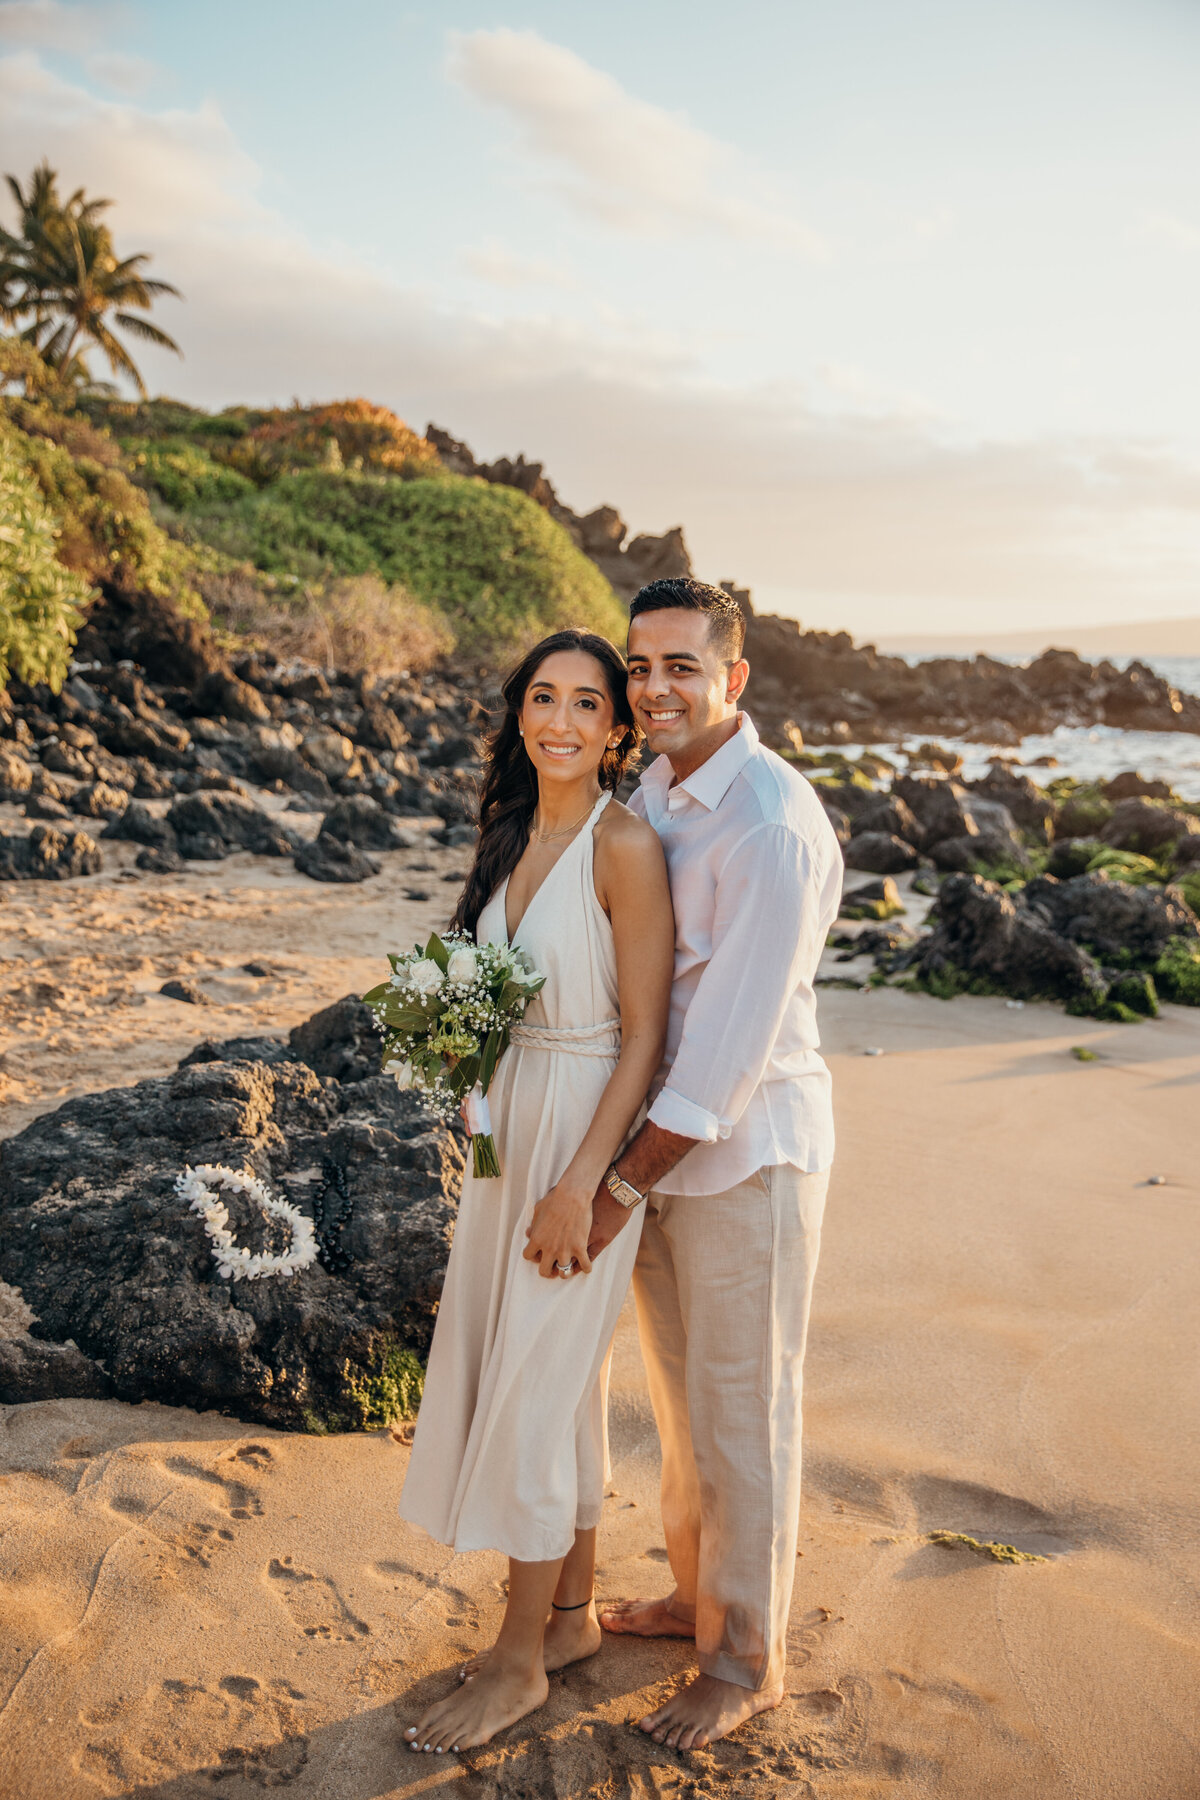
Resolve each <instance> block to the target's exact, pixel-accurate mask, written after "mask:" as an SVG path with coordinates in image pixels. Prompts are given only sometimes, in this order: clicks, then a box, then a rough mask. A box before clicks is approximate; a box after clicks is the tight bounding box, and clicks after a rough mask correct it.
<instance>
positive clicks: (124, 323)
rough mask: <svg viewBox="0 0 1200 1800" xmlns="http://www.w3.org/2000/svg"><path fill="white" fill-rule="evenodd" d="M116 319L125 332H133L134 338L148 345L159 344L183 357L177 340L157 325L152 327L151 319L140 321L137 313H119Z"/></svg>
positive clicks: (162, 347)
mask: <svg viewBox="0 0 1200 1800" xmlns="http://www.w3.org/2000/svg"><path fill="white" fill-rule="evenodd" d="M115 317H116V321H117V324H118V325H119V326H120V327H121V328H122V330H123V331H132V333H133V335H134V337H139V338H141V339H143V341H144V342H145V343H147V344H158V345H159V347H160V348H161V349H163V350H173V351H174V352H175V354H176V356H182V355H183V351H182V350H181V349H180V348H179V345H178V344H177V343H176V342H175V339H174V338H173V337H168V336H167V334H166V332H165V331H160V330H159V328H158V326H157V325H152V324H151V323H150V321H149V319H139V318H138V316H137V314H136V313H126V312H119V313H117V314H116V315H115Z"/></svg>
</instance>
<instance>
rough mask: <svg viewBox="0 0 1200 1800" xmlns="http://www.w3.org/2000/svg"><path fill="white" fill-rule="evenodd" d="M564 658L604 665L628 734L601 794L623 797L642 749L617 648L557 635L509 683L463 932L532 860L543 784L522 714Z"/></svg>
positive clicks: (606, 763) (603, 770) (607, 758)
mask: <svg viewBox="0 0 1200 1800" xmlns="http://www.w3.org/2000/svg"><path fill="white" fill-rule="evenodd" d="M559 650H582V651H583V652H584V653H585V655H587V656H590V657H592V658H594V660H595V661H596V662H598V663H599V665H600V667H601V669H602V670H603V672H604V685H605V687H606V688H607V689H608V697H609V699H610V700H611V701H612V704H613V714H614V717H615V720H616V723H617V724H618V725H622V726H624V728H625V729H624V732H623V734H622V737H621V741H620V743H619V744H617V745H616V747H615V748H614V749H611V750H606V751H605V752H604V756H603V758H602V760H601V763H600V768H599V770H598V771H597V773H598V775H599V778H600V786H601V787H602V788H609V789H611V790H612V791H613V792H614V793H615V792H616V790H617V788H618V787H619V785H620V782H621V777H622V776H623V775H624V773H625V770H626V769H627V768H628V766H629V762H630V759H631V758H632V756H633V754H634V752H635V750H636V749H637V744H638V730H637V726H636V725H635V724H634V722H633V712H632V710H631V708H630V705H629V700H628V698H627V696H626V693H625V683H626V681H627V680H628V671H627V669H626V667H625V658H624V657H623V656H622V655H621V652H620V651H619V650H618V649H617V647H616V645H615V644H610V643H609V641H608V639H607V638H605V637H600V636H598V635H597V633H596V632H594V631H576V630H574V629H573V628H572V629H571V630H568V631H556V632H554V633H553V635H552V636H551V637H548V638H543V639H542V641H541V643H540V644H535V645H534V647H533V649H532V650H531V651H530V652H529V654H528V656H526V657H525V658H524V659H523V660H522V661H521V662H519V663H518V664H517V666H516V668H515V669H514V670H513V672H512V674H511V675H509V676H508V677H507V679H506V680H505V682H504V687H503V693H504V717H503V718H502V719H501V721H500V724H499V726H498V727H497V729H496V730H495V731H494V732H493V733H492V736H491V737H490V739H489V740H488V746H487V758H488V760H487V771H486V773H485V775H484V778H483V792H482V794H481V795H480V799H479V843H478V846H477V848H476V851H475V861H474V863H473V864H472V866H471V872H470V874H469V875H468V876H467V882H466V886H465V887H464V888H463V891H462V893H461V895H460V896H459V901H458V909H457V911H456V912H455V914H454V929H455V930H456V931H467V932H471V933H472V934H473V933H474V930H475V926H476V924H477V923H478V921H479V915H480V913H481V912H482V911H483V909H484V907H485V906H486V905H487V903H488V901H489V900H490V899H491V897H492V895H493V894H494V893H495V891H496V889H497V888H498V887H499V885H500V883H501V882H502V881H503V880H504V877H505V876H506V875H511V874H512V872H513V870H514V869H515V868H516V866H517V864H518V863H519V862H520V860H521V858H522V856H523V855H524V854H525V846H526V844H528V842H529V826H530V821H531V820H532V818H533V814H534V809H535V807H536V806H537V798H538V783H537V774H536V772H535V770H534V767H533V764H532V763H531V762H530V760H529V757H528V755H527V754H526V751H525V745H524V743H523V742H522V740H521V732H520V723H519V721H520V716H521V708H522V706H523V705H524V704H525V695H526V692H527V690H528V688H529V685H530V683H531V682H532V681H533V678H534V676H535V675H536V674H537V672H538V670H539V669H540V668H541V666H542V664H543V663H544V662H545V660H546V658H547V657H548V656H553V655H554V654H555V653H556V651H559Z"/></svg>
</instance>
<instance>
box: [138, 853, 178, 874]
mask: <svg viewBox="0 0 1200 1800" xmlns="http://www.w3.org/2000/svg"><path fill="white" fill-rule="evenodd" d="M135 861H136V862H137V866H138V868H139V869H145V870H146V872H147V874H150V875H179V874H181V873H182V872H183V870H184V869H186V868H187V864H186V863H185V862H184V860H183V858H182V856H180V854H179V852H178V850H168V849H165V848H163V849H160V848H158V847H157V846H152V847H151V848H150V849H147V850H139V851H138V853H137V856H136V858H135Z"/></svg>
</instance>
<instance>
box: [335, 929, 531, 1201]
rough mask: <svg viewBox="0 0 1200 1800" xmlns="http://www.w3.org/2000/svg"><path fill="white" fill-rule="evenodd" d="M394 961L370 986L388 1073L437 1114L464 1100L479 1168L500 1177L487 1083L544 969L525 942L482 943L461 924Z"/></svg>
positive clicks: (482, 1174) (447, 1113)
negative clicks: (384, 977)
mask: <svg viewBox="0 0 1200 1800" xmlns="http://www.w3.org/2000/svg"><path fill="white" fill-rule="evenodd" d="M388 961H389V962H390V963H391V965H392V976H391V980H390V981H385V982H382V983H381V984H380V986H379V987H375V988H372V989H371V991H370V993H368V994H364V995H363V1000H364V1001H365V1003H366V1005H367V1006H369V1007H370V1009H371V1011H372V1013H373V1014H374V1015H375V1022H376V1024H377V1025H378V1027H379V1029H380V1031H381V1032H382V1033H383V1038H384V1059H383V1066H384V1072H385V1074H392V1075H394V1076H395V1078H396V1081H397V1083H398V1084H399V1086H400V1087H402V1088H411V1089H412V1090H413V1092H414V1093H416V1094H418V1095H419V1096H420V1097H421V1099H422V1101H423V1102H424V1104H425V1105H426V1106H427V1107H428V1109H429V1111H430V1112H432V1113H433V1114H434V1115H435V1116H436V1117H437V1118H440V1119H450V1118H452V1117H453V1115H454V1114H455V1112H457V1110H458V1108H459V1107H460V1106H463V1107H464V1108H465V1111H466V1116H467V1127H468V1130H469V1131H470V1133H471V1166H472V1169H473V1171H474V1174H475V1175H476V1176H477V1177H478V1178H479V1179H481V1180H485V1181H486V1180H494V1179H495V1177H496V1176H498V1175H499V1173H500V1159H499V1157H498V1156H497V1154H496V1143H495V1139H494V1138H493V1136H492V1120H491V1112H490V1109H489V1107H488V1103H487V1091H488V1088H489V1087H490V1086H491V1082H492V1077H493V1075H494V1074H495V1073H496V1065H497V1063H498V1062H499V1060H500V1058H501V1057H502V1056H503V1054H504V1052H505V1050H507V1048H508V1041H509V1033H510V1031H511V1030H512V1027H513V1026H514V1025H516V1024H519V1023H520V1021H521V1019H522V1018H523V1017H524V1013H525V1008H526V1007H527V1006H528V1004H529V1002H530V1001H531V1000H532V999H533V996H534V995H535V994H536V993H537V992H538V990H539V989H540V988H541V987H543V986H544V985H545V980H546V977H545V976H544V975H539V974H538V972H537V970H536V969H535V968H534V967H533V966H532V964H531V962H530V960H529V958H528V957H527V956H526V954H525V952H524V951H523V950H516V949H514V948H513V947H512V946H511V945H509V944H476V943H474V942H473V941H472V940H471V939H470V938H469V937H467V936H465V935H464V934H462V933H457V932H456V933H447V935H446V937H445V938H444V939H443V938H440V937H439V936H438V935H437V933H436V932H434V934H433V935H432V936H431V937H430V939H429V942H428V943H427V944H426V945H425V946H424V948H422V947H421V946H420V945H417V946H416V948H415V949H413V950H411V951H408V952H406V953H405V954H404V955H398V956H397V955H389V957H388Z"/></svg>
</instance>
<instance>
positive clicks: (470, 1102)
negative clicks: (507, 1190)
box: [464, 1082, 500, 1181]
mask: <svg viewBox="0 0 1200 1800" xmlns="http://www.w3.org/2000/svg"><path fill="white" fill-rule="evenodd" d="M464 1104H465V1106H466V1112H467V1130H468V1131H469V1132H470V1134H471V1168H472V1172H473V1173H474V1175H475V1178H476V1180H477V1181H488V1180H490V1179H492V1177H494V1176H496V1175H499V1173H500V1159H499V1157H498V1156H497V1155H496V1140H495V1138H493V1136H492V1109H491V1107H490V1106H489V1105H488V1097H487V1095H486V1094H485V1093H484V1091H483V1089H482V1088H481V1087H480V1086H479V1083H478V1082H476V1084H475V1086H474V1087H473V1088H472V1089H471V1091H470V1093H469V1094H468V1095H467V1098H466V1101H465V1103H464Z"/></svg>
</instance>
